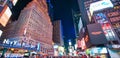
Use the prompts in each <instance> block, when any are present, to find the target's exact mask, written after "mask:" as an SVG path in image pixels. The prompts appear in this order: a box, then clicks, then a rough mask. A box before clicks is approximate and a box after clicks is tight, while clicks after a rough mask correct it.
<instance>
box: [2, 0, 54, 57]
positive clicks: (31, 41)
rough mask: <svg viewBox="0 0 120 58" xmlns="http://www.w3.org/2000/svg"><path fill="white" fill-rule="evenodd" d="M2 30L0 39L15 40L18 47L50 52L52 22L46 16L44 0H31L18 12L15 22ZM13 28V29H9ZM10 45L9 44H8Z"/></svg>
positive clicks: (51, 47)
mask: <svg viewBox="0 0 120 58" xmlns="http://www.w3.org/2000/svg"><path fill="white" fill-rule="evenodd" d="M12 25H13V27H12V26H8V27H10V28H8V27H6V28H5V30H4V34H3V36H2V39H6V40H7V42H5V43H4V44H9V43H8V42H13V43H14V42H16V43H14V44H13V45H14V46H18V45H17V44H19V47H18V48H25V49H26V48H27V49H32V50H35V51H40V52H43V53H45V54H48V55H49V54H50V53H49V51H51V50H52V49H53V46H52V24H51V21H50V18H49V16H48V10H47V4H46V1H45V0H33V1H32V2H30V3H29V4H28V5H27V6H26V7H25V8H24V9H23V10H22V11H21V13H20V16H19V18H18V20H17V21H16V23H14V24H12ZM11 29H13V30H11ZM10 47H11V44H10Z"/></svg>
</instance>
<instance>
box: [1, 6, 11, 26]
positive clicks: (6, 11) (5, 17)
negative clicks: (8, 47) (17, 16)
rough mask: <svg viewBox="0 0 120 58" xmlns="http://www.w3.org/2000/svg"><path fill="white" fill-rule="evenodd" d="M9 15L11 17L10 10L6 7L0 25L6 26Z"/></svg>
mask: <svg viewBox="0 0 120 58" xmlns="http://www.w3.org/2000/svg"><path fill="white" fill-rule="evenodd" d="M11 15H12V12H11V10H10V8H9V7H8V6H7V8H6V10H5V12H4V13H3V14H2V16H1V17H0V23H1V24H2V25H3V26H6V24H7V22H8V21H9V18H10V17H11Z"/></svg>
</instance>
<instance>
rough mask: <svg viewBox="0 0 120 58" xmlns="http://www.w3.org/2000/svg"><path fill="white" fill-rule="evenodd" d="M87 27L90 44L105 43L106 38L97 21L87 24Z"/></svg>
mask: <svg viewBox="0 0 120 58" xmlns="http://www.w3.org/2000/svg"><path fill="white" fill-rule="evenodd" d="M87 29H88V34H89V38H90V42H91V44H93V45H99V44H107V39H106V37H105V34H104V32H103V30H102V27H101V25H100V24H99V23H94V24H89V25H87Z"/></svg>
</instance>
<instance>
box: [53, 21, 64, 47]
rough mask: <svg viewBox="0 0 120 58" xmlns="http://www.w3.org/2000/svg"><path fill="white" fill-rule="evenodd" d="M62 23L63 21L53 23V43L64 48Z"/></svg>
mask: <svg viewBox="0 0 120 58" xmlns="http://www.w3.org/2000/svg"><path fill="white" fill-rule="evenodd" d="M62 37H63V36H62V22H61V20H56V21H53V41H54V43H55V44H58V45H60V46H63V45H64V43H63V38H62Z"/></svg>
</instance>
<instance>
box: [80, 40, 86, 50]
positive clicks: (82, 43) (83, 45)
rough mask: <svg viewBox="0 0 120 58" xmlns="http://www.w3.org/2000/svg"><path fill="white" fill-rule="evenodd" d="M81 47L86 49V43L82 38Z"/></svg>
mask: <svg viewBox="0 0 120 58" xmlns="http://www.w3.org/2000/svg"><path fill="white" fill-rule="evenodd" d="M81 48H82V50H84V49H86V44H85V40H84V38H82V40H81Z"/></svg>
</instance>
